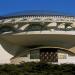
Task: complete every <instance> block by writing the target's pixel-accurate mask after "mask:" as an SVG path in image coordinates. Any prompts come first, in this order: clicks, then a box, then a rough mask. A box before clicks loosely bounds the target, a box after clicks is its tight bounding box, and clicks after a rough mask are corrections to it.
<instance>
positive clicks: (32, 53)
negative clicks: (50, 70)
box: [30, 50, 40, 59]
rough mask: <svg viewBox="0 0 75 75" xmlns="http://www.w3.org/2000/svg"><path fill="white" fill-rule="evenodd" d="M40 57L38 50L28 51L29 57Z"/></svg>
mask: <svg viewBox="0 0 75 75" xmlns="http://www.w3.org/2000/svg"><path fill="white" fill-rule="evenodd" d="M39 58H40V51H39V50H33V51H31V52H30V59H39Z"/></svg>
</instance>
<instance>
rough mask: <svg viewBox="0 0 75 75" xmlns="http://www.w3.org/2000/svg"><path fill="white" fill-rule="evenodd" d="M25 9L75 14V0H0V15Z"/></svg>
mask: <svg viewBox="0 0 75 75" xmlns="http://www.w3.org/2000/svg"><path fill="white" fill-rule="evenodd" d="M25 10H26V11H27V10H44V11H47V10H48V11H56V12H62V13H63V12H64V13H68V14H72V15H75V0H0V15H5V14H9V13H13V12H21V11H25Z"/></svg>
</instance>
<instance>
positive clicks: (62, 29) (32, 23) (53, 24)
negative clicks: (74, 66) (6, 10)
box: [0, 11, 75, 64]
mask: <svg viewBox="0 0 75 75" xmlns="http://www.w3.org/2000/svg"><path fill="white" fill-rule="evenodd" d="M0 47H1V48H0V50H1V49H3V50H5V51H7V52H8V53H9V54H11V55H12V56H13V57H12V58H11V59H10V62H11V63H13V64H19V63H22V62H48V63H75V16H70V15H64V14H59V13H53V12H37V11H36V12H35V11H32V12H19V13H14V14H10V15H7V16H1V17H0Z"/></svg>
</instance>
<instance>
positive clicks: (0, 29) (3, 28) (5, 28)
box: [0, 26, 15, 33]
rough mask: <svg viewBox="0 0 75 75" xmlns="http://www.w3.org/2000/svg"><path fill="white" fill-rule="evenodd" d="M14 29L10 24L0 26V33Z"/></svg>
mask: <svg viewBox="0 0 75 75" xmlns="http://www.w3.org/2000/svg"><path fill="white" fill-rule="evenodd" d="M14 31H15V29H14V28H13V27H10V26H2V27H0V33H4V32H14Z"/></svg>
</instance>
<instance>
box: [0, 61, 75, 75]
mask: <svg viewBox="0 0 75 75" xmlns="http://www.w3.org/2000/svg"><path fill="white" fill-rule="evenodd" d="M0 75H75V65H74V64H61V65H57V64H47V63H41V62H39V63H34V62H32V63H21V64H20V65H14V64H5V65H0Z"/></svg>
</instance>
